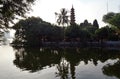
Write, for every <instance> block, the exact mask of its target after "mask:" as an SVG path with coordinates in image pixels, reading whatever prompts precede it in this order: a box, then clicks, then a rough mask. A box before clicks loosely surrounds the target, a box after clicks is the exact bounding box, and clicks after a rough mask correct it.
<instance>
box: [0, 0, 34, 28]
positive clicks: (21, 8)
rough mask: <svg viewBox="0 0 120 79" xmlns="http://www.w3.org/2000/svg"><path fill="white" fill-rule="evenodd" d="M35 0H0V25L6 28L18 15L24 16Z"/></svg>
mask: <svg viewBox="0 0 120 79" xmlns="http://www.w3.org/2000/svg"><path fill="white" fill-rule="evenodd" d="M34 1H35V0H0V27H1V28H8V27H9V24H10V23H14V22H13V20H15V19H18V16H20V17H25V16H26V15H25V13H26V12H28V11H29V10H30V9H31V4H33V2H34Z"/></svg>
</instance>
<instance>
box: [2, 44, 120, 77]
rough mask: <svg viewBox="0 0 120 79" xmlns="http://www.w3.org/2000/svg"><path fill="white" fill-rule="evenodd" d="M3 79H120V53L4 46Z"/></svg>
mask: <svg viewBox="0 0 120 79" xmlns="http://www.w3.org/2000/svg"><path fill="white" fill-rule="evenodd" d="M0 79H120V52H119V51H116V50H107V49H90V48H40V49H39V48H34V49H33V48H13V47H11V46H0Z"/></svg>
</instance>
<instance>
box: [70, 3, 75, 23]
mask: <svg viewBox="0 0 120 79" xmlns="http://www.w3.org/2000/svg"><path fill="white" fill-rule="evenodd" d="M70 24H71V25H74V24H75V9H74V8H73V5H72V8H71V15H70Z"/></svg>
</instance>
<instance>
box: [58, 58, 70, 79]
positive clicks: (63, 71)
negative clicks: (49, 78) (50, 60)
mask: <svg viewBox="0 0 120 79" xmlns="http://www.w3.org/2000/svg"><path fill="white" fill-rule="evenodd" d="M57 69H58V73H56V74H57V77H58V76H60V77H61V79H68V73H69V63H68V62H67V61H66V60H65V58H62V59H61V62H60V63H59V64H58V65H57Z"/></svg>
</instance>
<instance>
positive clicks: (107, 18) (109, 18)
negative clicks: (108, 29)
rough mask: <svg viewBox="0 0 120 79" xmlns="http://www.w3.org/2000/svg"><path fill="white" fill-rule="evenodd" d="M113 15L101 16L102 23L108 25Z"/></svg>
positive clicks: (111, 13)
mask: <svg viewBox="0 0 120 79" xmlns="http://www.w3.org/2000/svg"><path fill="white" fill-rule="evenodd" d="M114 15H115V13H113V12H110V13H107V14H106V15H104V16H103V21H104V22H105V23H109V21H110V20H111V19H112V18H113V17H114Z"/></svg>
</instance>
